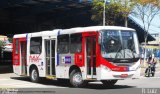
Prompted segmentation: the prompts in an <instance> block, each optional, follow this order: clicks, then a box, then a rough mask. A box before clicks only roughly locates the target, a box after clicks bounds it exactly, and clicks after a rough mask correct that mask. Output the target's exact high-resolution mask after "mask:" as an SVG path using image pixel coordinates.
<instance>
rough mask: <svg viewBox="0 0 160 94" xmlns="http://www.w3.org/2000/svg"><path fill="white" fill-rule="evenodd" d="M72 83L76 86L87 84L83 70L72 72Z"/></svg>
mask: <svg viewBox="0 0 160 94" xmlns="http://www.w3.org/2000/svg"><path fill="white" fill-rule="evenodd" d="M70 83H71V85H72V86H74V87H82V86H84V85H85V84H86V82H85V81H84V80H83V78H82V74H81V72H79V71H76V70H73V71H72V72H71V74H70Z"/></svg>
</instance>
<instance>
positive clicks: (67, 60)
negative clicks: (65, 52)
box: [62, 56, 71, 64]
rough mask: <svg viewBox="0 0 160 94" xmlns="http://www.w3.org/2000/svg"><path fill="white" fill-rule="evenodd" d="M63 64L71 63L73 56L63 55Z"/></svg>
mask: <svg viewBox="0 0 160 94" xmlns="http://www.w3.org/2000/svg"><path fill="white" fill-rule="evenodd" d="M62 63H63V64H70V63H71V56H65V57H62Z"/></svg>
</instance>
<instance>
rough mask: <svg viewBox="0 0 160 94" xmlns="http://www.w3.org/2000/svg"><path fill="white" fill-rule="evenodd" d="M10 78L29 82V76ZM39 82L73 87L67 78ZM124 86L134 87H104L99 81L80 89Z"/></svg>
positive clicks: (115, 87)
mask: <svg viewBox="0 0 160 94" xmlns="http://www.w3.org/2000/svg"><path fill="white" fill-rule="evenodd" d="M11 79H15V80H21V81H27V82H30V78H29V77H11ZM39 84H42V85H47V86H57V87H68V88H74V87H72V86H71V85H70V83H69V80H64V81H60V82H59V81H57V80H48V79H43V80H41V81H40V82H39ZM124 88H134V86H128V85H115V86H114V87H110V88H109V87H106V86H104V85H103V84H101V83H88V84H87V85H86V86H85V87H83V88H81V89H97V90H103V89H124Z"/></svg>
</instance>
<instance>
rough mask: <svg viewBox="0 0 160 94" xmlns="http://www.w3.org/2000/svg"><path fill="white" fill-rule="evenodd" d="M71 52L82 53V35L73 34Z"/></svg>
mask: <svg viewBox="0 0 160 94" xmlns="http://www.w3.org/2000/svg"><path fill="white" fill-rule="evenodd" d="M70 38H71V44H70V52H71V53H77V52H78V53H79V52H81V51H82V34H71V36H70Z"/></svg>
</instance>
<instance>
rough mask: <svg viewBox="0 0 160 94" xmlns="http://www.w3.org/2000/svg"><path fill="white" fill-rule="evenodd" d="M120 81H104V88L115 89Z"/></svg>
mask: <svg viewBox="0 0 160 94" xmlns="http://www.w3.org/2000/svg"><path fill="white" fill-rule="evenodd" d="M117 81H118V80H102V81H101V82H102V83H103V85H104V86H106V87H113V86H114V85H115V83H116V82H117Z"/></svg>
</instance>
